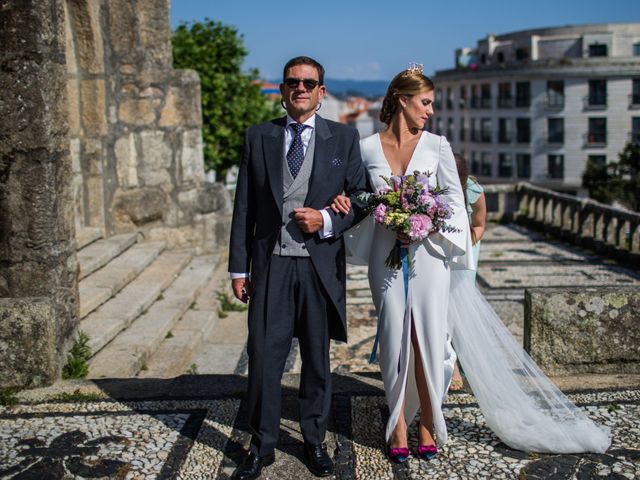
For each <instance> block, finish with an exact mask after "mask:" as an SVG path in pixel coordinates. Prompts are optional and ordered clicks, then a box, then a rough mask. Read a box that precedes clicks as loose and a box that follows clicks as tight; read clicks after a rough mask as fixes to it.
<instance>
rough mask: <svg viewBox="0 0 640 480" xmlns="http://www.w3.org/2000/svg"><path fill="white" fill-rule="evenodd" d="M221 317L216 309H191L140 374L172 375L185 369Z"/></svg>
mask: <svg viewBox="0 0 640 480" xmlns="http://www.w3.org/2000/svg"><path fill="white" fill-rule="evenodd" d="M217 321H218V315H217V314H216V312H213V311H210V310H209V311H207V310H188V311H187V313H185V314H184V316H183V317H182V318H181V319H180V320H179V321H178V322H177V323H176V325H175V327H173V329H171V331H170V335H167V338H165V339H164V340H163V341H162V343H161V344H160V346H159V347H158V350H156V352H155V353H154V354H153V356H152V357H151V358H150V359H149V361H148V362H147V364H146V369H145V368H143V369H142V370H140V372H139V373H138V377H140V378H172V377H177V376H178V375H181V374H183V373H184V372H185V370H186V369H187V368H188V367H189V366H190V364H191V361H192V359H193V357H194V354H195V352H196V351H197V350H198V349H199V348H200V347H201V346H202V343H203V342H204V340H205V338H207V337H208V336H209V335H210V334H211V332H212V330H213V328H214V327H215V325H216V322H217Z"/></svg>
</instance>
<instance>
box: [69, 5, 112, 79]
mask: <svg viewBox="0 0 640 480" xmlns="http://www.w3.org/2000/svg"><path fill="white" fill-rule="evenodd" d="M100 5H101V3H100V2H94V1H92V0H74V1H72V2H69V14H70V15H69V16H70V19H71V21H72V22H73V29H74V32H75V47H76V52H77V55H78V65H79V67H80V68H81V69H82V70H84V71H86V72H88V73H102V72H104V47H103V43H104V40H103V37H102V28H101V26H100Z"/></svg>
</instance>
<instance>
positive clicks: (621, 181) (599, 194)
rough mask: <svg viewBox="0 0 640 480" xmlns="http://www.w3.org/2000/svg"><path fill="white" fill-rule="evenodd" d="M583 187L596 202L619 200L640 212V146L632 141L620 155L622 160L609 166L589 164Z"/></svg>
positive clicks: (619, 158) (583, 178) (583, 179)
mask: <svg viewBox="0 0 640 480" xmlns="http://www.w3.org/2000/svg"><path fill="white" fill-rule="evenodd" d="M582 185H583V186H584V187H585V188H586V189H587V190H589V196H590V197H591V198H593V199H594V200H598V201H599V202H603V203H611V202H612V201H614V200H617V201H619V202H620V203H622V204H623V205H624V206H626V207H627V208H630V209H631V210H635V211H640V144H638V143H634V142H628V143H627V144H626V145H625V147H624V149H623V150H622V152H620V153H619V154H618V161H617V162H612V163H610V164H608V165H606V166H599V165H596V164H593V163H592V162H587V168H586V170H585V173H584V175H583V176H582Z"/></svg>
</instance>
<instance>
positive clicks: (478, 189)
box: [467, 177, 484, 280]
mask: <svg viewBox="0 0 640 480" xmlns="http://www.w3.org/2000/svg"><path fill="white" fill-rule="evenodd" d="M482 192H484V189H483V188H482V185H480V184H479V183H478V181H477V180H476V179H474V178H471V177H469V178H467V214H468V215H469V225H471V214H472V213H473V209H472V208H471V205H473V204H474V203H476V202H477V201H478V199H479V198H480V195H482ZM479 257H480V241H478V243H476V244H475V245H474V246H473V258H474V261H475V267H476V268H475V270H472V271H471V273H472V275H473V279H474V280H475V278H476V272H477V271H478V258H479Z"/></svg>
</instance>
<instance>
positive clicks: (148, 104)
mask: <svg viewBox="0 0 640 480" xmlns="http://www.w3.org/2000/svg"><path fill="white" fill-rule="evenodd" d="M158 105H159V102H158V99H154V98H141V99H137V98H127V99H124V100H123V101H122V102H121V103H120V105H119V106H118V118H119V119H120V120H121V121H122V122H124V123H129V124H131V125H149V124H153V123H154V122H155V121H156V107H157V106H158Z"/></svg>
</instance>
